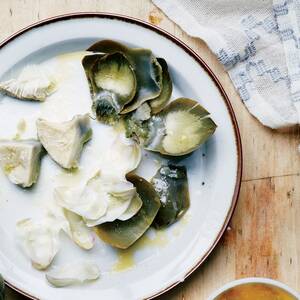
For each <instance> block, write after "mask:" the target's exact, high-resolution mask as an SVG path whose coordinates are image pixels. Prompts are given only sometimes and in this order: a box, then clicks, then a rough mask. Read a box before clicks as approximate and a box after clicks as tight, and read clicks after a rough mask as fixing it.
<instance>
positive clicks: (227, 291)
mask: <svg viewBox="0 0 300 300" xmlns="http://www.w3.org/2000/svg"><path fill="white" fill-rule="evenodd" d="M208 300H300V294H299V293H298V292H296V291H294V290H293V289H291V288H290V287H288V286H287V285H285V284H283V283H281V282H279V281H276V280H272V279H268V278H258V277H257V278H244V279H240V280H236V281H232V282H230V283H227V284H225V285H224V286H223V287H222V288H221V289H219V290H218V291H216V292H215V293H213V294H212V295H211V296H210V297H209V298H208Z"/></svg>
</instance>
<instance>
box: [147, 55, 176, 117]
mask: <svg viewBox="0 0 300 300" xmlns="http://www.w3.org/2000/svg"><path fill="white" fill-rule="evenodd" d="M157 61H158V62H159V64H160V65H161V68H162V89H161V93H160V95H159V96H157V97H156V98H154V99H152V100H150V101H149V104H150V106H151V109H152V113H153V114H157V113H159V112H160V111H161V110H162V109H163V108H164V107H165V106H166V104H167V103H168V102H169V100H170V98H171V95H172V91H173V83H172V79H171V77H170V74H169V70H168V64H167V62H166V61H165V60H164V59H163V58H157Z"/></svg>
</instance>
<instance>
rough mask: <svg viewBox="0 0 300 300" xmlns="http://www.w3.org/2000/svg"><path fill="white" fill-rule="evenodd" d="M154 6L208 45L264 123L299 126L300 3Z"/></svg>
mask: <svg viewBox="0 0 300 300" xmlns="http://www.w3.org/2000/svg"><path fill="white" fill-rule="evenodd" d="M152 1H153V2H154V4H155V5H156V6H158V7H159V8H160V9H162V11H163V12H164V13H165V14H166V15H167V16H168V17H169V18H170V19H172V20H173V21H174V22H175V23H177V24H178V25H179V26H180V27H181V28H182V29H183V30H184V31H186V32H187V33H188V34H189V35H191V36H193V37H199V38H201V39H203V40H204V41H205V42H206V43H207V45H208V46H209V47H210V49H211V50H212V51H213V52H214V53H215V55H216V56H217V57H218V59H219V61H220V62H221V63H222V64H223V66H224V67H225V69H226V70H227V72H228V74H229V76H230V78H231V80H232V82H233V84H234V86H235V88H236V90H237V91H238V93H239V95H240V97H241V99H242V101H243V102H244V103H245V105H246V107H247V108H248V110H249V111H250V112H251V113H252V114H253V115H254V116H255V117H256V118H257V119H259V121H260V122H261V123H263V124H264V125H265V126H268V127H271V128H274V129H277V128H284V127H291V126H293V125H296V124H299V120H300V0H152Z"/></svg>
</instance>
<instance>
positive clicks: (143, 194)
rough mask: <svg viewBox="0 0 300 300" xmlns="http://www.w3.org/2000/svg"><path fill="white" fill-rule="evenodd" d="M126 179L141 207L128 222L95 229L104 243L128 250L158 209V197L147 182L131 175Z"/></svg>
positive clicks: (151, 220) (107, 224)
mask: <svg viewBox="0 0 300 300" xmlns="http://www.w3.org/2000/svg"><path fill="white" fill-rule="evenodd" d="M127 179H128V180H129V181H130V182H131V183H132V184H133V185H134V186H135V187H136V190H137V193H138V195H139V197H140V199H141V200H142V202H143V205H142V207H141V208H140V209H139V211H138V213H137V214H136V215H134V216H133V217H132V218H130V219H129V220H126V221H121V220H116V221H114V222H110V223H105V224H102V225H98V226H96V227H95V231H96V233H97V235H98V236H99V237H100V238H101V239H102V240H103V241H104V242H106V243H108V244H110V245H111V246H113V247H117V248H120V249H126V248H128V247H129V246H131V245H132V244H133V243H135V242H136V241H137V240H138V239H139V238H140V237H141V236H142V235H143V234H144V233H145V232H146V230H147V229H148V228H149V227H150V226H151V224H152V222H153V220H154V218H155V216H156V214H157V212H158V210H159V208H160V201H159V197H158V195H157V193H156V191H155V190H154V188H153V186H152V185H151V184H150V183H149V182H147V181H146V180H145V179H143V178H141V177H139V176H137V175H135V174H132V173H130V174H128V175H127Z"/></svg>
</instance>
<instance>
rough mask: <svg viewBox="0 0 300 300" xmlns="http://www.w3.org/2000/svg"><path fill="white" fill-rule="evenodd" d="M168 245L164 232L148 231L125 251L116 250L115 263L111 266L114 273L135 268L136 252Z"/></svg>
mask: <svg viewBox="0 0 300 300" xmlns="http://www.w3.org/2000/svg"><path fill="white" fill-rule="evenodd" d="M168 243H169V240H168V237H167V234H166V232H165V231H164V230H154V229H153V230H152V229H150V230H149V231H148V232H147V234H145V235H144V236H142V237H141V238H140V239H139V240H138V241H137V242H136V243H135V244H134V245H132V246H131V247H130V248H128V249H125V250H118V252H117V255H118V258H117V261H116V263H115V264H114V265H113V267H112V270H113V271H114V272H122V271H124V270H127V269H130V268H132V267H134V266H135V264H136V263H135V259H134V255H135V253H136V252H137V251H139V250H142V249H144V248H146V247H156V248H163V247H165V246H166V245H167V244H168Z"/></svg>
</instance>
